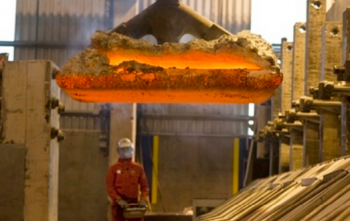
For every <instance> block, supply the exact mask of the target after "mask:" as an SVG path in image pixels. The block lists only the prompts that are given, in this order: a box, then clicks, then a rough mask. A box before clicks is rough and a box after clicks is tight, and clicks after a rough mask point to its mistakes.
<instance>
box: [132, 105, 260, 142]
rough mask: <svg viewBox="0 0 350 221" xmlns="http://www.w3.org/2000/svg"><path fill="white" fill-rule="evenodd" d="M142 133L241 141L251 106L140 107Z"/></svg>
mask: <svg viewBox="0 0 350 221" xmlns="http://www.w3.org/2000/svg"><path fill="white" fill-rule="evenodd" d="M138 111H139V113H140V115H139V123H140V127H139V133H142V134H148V135H152V134H156V135H168V136H171V135H172V136H207V137H242V136H246V135H247V131H248V120H253V119H252V118H250V117H248V116H247V115H248V105H228V104H221V105H218V104H216V105H212V104H141V105H139V106H138Z"/></svg>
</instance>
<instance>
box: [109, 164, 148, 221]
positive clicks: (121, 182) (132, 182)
mask: <svg viewBox="0 0 350 221" xmlns="http://www.w3.org/2000/svg"><path fill="white" fill-rule="evenodd" d="M139 185H140V190H141V199H140V200H145V201H147V200H148V194H149V188H148V183H147V177H146V174H145V172H144V170H143V168H142V167H141V165H140V164H138V163H135V162H132V161H131V159H119V160H118V162H117V163H116V164H114V165H112V166H111V167H110V168H109V170H108V173H107V176H106V188H107V192H108V195H109V196H110V197H111V199H112V201H113V204H112V213H113V221H125V220H126V219H125V218H124V216H123V209H122V208H121V207H120V206H119V205H117V204H116V200H120V199H123V200H126V201H127V202H128V203H137V202H138V199H137V198H138V193H139V188H138V186H139ZM131 220H132V221H142V219H131Z"/></svg>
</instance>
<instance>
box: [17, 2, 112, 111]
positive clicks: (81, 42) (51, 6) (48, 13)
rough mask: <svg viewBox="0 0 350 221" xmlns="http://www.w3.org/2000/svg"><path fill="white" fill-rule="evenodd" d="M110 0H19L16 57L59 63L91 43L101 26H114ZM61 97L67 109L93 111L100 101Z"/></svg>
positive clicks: (102, 28)
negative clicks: (111, 19) (80, 100)
mask: <svg viewBox="0 0 350 221" xmlns="http://www.w3.org/2000/svg"><path fill="white" fill-rule="evenodd" d="M106 2H107V1H95V0H84V1H81V0H54V1H51V0H17V11H16V30H15V31H16V32H15V40H16V41H19V42H22V43H21V44H18V45H17V46H15V60H29V59H50V60H52V61H54V62H55V63H56V64H57V65H58V66H59V67H61V66H62V65H64V63H65V62H66V61H67V60H68V58H70V57H72V56H73V55H75V54H77V53H79V52H80V51H81V50H82V48H84V47H86V46H88V45H89V43H90V36H91V34H92V33H93V32H95V31H96V30H97V29H100V30H106V29H108V28H110V27H107V26H110V23H109V19H108V18H109V13H108V11H109V8H108V5H107V3H106ZM61 99H62V100H63V102H64V103H65V105H66V110H67V111H82V112H86V111H88V112H90V111H91V112H93V111H98V110H99V105H97V104H86V103H81V102H76V101H74V102H73V101H72V100H71V99H70V98H69V97H68V96H66V94H65V93H62V94H61Z"/></svg>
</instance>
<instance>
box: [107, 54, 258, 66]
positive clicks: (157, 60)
mask: <svg viewBox="0 0 350 221" xmlns="http://www.w3.org/2000/svg"><path fill="white" fill-rule="evenodd" d="M102 53H104V54H106V55H107V57H108V58H109V60H110V64H111V65H119V64H120V63H122V62H123V61H132V60H134V61H137V62H139V63H145V64H148V65H152V66H161V67H163V68H172V67H176V68H179V69H185V68H191V69H238V68H241V69H243V68H247V69H260V68H261V67H259V66H258V65H257V64H254V63H251V62H249V61H248V60H247V59H244V58H242V57H239V56H237V55H234V54H232V53H225V52H220V53H218V54H216V55H213V54H211V53H203V52H198V51H191V52H188V53H183V54H168V55H166V56H147V55H145V54H142V53H128V52H126V51H122V52H118V51H109V52H102ZM213 57H215V59H213Z"/></svg>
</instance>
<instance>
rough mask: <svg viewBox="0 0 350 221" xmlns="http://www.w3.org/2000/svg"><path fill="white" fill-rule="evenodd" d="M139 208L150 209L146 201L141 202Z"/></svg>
mask: <svg viewBox="0 0 350 221" xmlns="http://www.w3.org/2000/svg"><path fill="white" fill-rule="evenodd" d="M139 207H142V208H146V209H147V207H148V203H147V201H145V200H141V201H140V203H139Z"/></svg>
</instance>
